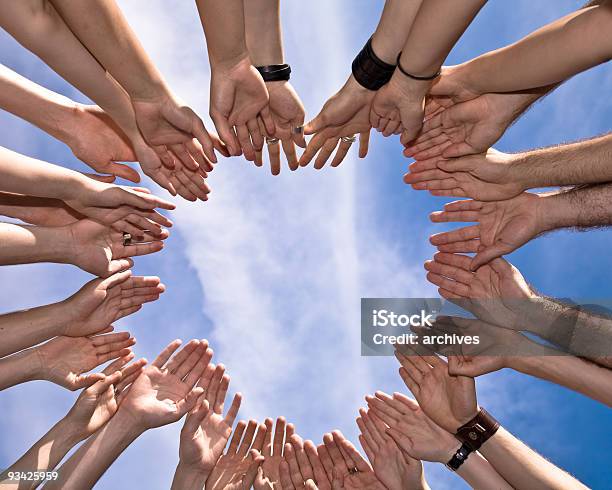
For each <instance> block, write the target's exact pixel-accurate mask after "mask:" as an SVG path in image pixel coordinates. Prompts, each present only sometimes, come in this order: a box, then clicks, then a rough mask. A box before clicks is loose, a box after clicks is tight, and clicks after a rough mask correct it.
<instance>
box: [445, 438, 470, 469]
mask: <svg viewBox="0 0 612 490" xmlns="http://www.w3.org/2000/svg"><path fill="white" fill-rule="evenodd" d="M470 454H472V450H471V449H470V447H469V446H468V445H467V444H461V447H460V448H459V449H457V452H456V453H455V454H454V455H453V457H452V458H451V459H450V461H449V462H448V463H446V466H447V467H448V468H449V469H450V470H452V471H457V470H458V469H459V467H460V466H461V465H462V464H463V463H464V462H465V460H466V459H468V456H469V455H470Z"/></svg>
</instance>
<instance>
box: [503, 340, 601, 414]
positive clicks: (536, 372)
mask: <svg viewBox="0 0 612 490" xmlns="http://www.w3.org/2000/svg"><path fill="white" fill-rule="evenodd" d="M543 349H546V348H544V347H543ZM548 350H549V351H551V352H549V353H548V355H540V356H521V357H515V358H512V359H511V361H510V363H509V367H510V368H512V369H514V370H516V371H519V372H521V373H524V374H528V375H530V376H534V377H536V378H540V379H545V380H547V381H550V382H552V383H555V384H557V385H561V386H565V387H566V388H569V389H570V390H573V391H576V392H578V393H582V394H583V395H585V396H588V397H589V398H593V399H594V400H597V401H600V402H601V403H604V404H606V405H608V406H609V407H612V370H610V369H608V368H606V367H602V366H599V365H597V364H594V363H592V362H589V361H585V360H584V359H580V358H578V357H574V356H571V355H561V356H555V355H551V354H552V349H548Z"/></svg>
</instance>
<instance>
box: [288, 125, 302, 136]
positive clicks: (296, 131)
mask: <svg viewBox="0 0 612 490" xmlns="http://www.w3.org/2000/svg"><path fill="white" fill-rule="evenodd" d="M291 132H292V133H293V134H303V133H304V126H297V127H295V128H293V129H292V130H291Z"/></svg>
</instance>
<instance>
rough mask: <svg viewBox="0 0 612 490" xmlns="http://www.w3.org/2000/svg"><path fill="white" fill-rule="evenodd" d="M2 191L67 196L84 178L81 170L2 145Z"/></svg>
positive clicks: (0, 154)
mask: <svg viewBox="0 0 612 490" xmlns="http://www.w3.org/2000/svg"><path fill="white" fill-rule="evenodd" d="M0 174H1V175H2V180H0V191H4V192H10V193H15V194H26V195H30V196H35V197H45V198H52V199H61V200H65V199H67V198H69V197H71V196H73V195H74V193H75V192H76V191H77V190H78V189H79V188H80V186H81V183H82V182H83V179H85V177H83V176H82V175H81V174H79V173H78V172H74V171H72V170H68V169H65V168H62V167H59V166H57V165H53V164H50V163H47V162H42V161H40V160H36V159H34V158H30V157H26V156H25V155H20V154H19V153H15V152H14V151H11V150H7V149H6V148H1V147H0Z"/></svg>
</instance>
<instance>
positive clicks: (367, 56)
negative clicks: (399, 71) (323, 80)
mask: <svg viewBox="0 0 612 490" xmlns="http://www.w3.org/2000/svg"><path fill="white" fill-rule="evenodd" d="M352 71H353V76H354V77H355V80H357V82H358V83H359V85H361V86H362V87H365V88H367V89H368V90H378V89H379V88H381V87H382V86H383V85H385V84H387V83H388V82H389V80H391V76H392V75H393V72H394V71H395V65H390V64H389V63H386V62H385V61H383V60H381V59H380V58H379V57H378V56H376V53H374V50H373V49H372V38H370V39H368V42H367V43H366V44H365V46H364V47H363V49H362V50H361V51H360V52H359V54H358V55H357V56H356V57H355V59H354V60H353V65H352Z"/></svg>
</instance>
